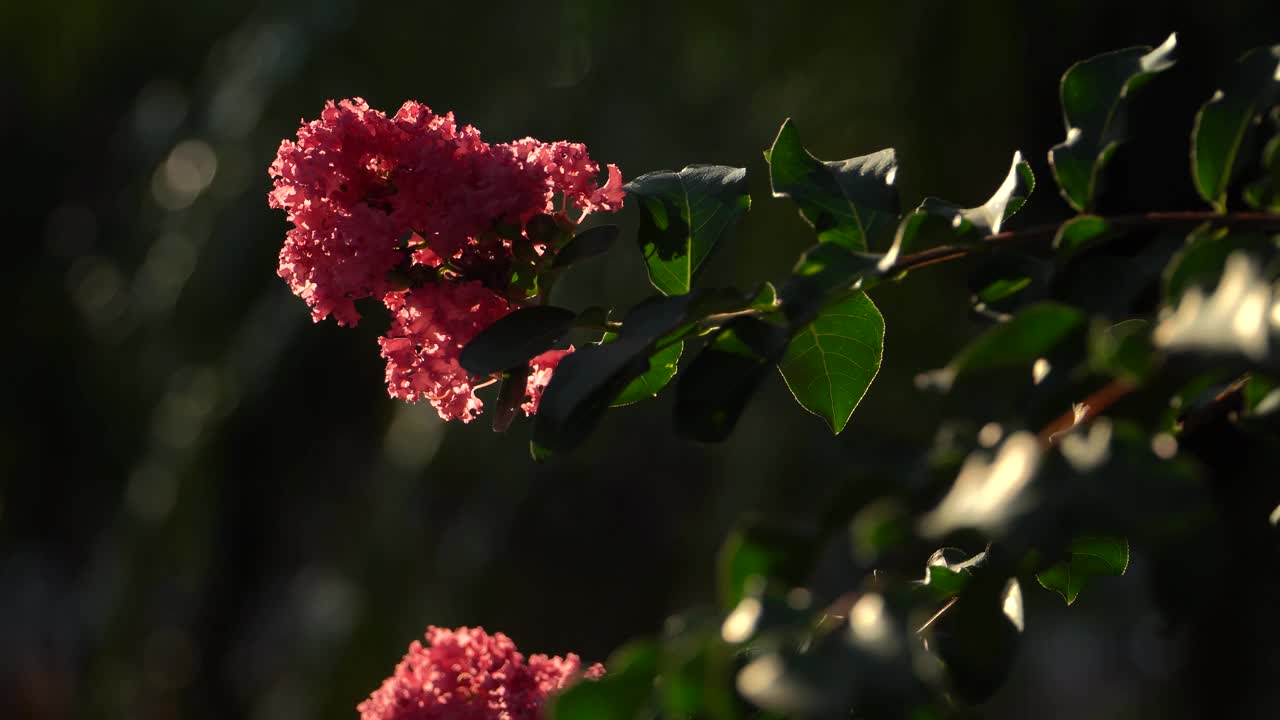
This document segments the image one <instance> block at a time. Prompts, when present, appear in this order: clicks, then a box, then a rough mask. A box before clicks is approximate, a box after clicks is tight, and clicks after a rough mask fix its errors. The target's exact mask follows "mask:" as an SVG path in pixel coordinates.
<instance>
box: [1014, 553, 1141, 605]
mask: <svg viewBox="0 0 1280 720" xmlns="http://www.w3.org/2000/svg"><path fill="white" fill-rule="evenodd" d="M1128 567H1129V541H1128V540H1126V539H1125V538H1122V537H1108V536H1086V537H1081V538H1078V539H1076V540H1074V541H1073V542H1072V543H1071V549H1070V551H1069V552H1068V557H1067V559H1066V560H1065V561H1064V562H1060V563H1058V564H1057V565H1054V566H1053V567H1051V568H1049V569H1047V570H1043V571H1041V572H1038V573H1036V580H1038V581H1040V585H1041V586H1043V587H1044V588H1045V589H1046V590H1053V591H1055V592H1057V593H1058V594H1059V595H1061V596H1062V599H1063V600H1066V601H1067V604H1068V605H1070V604H1072V603H1074V602H1075V601H1076V597H1078V596H1079V595H1080V590H1082V589H1083V588H1084V586H1085V585H1086V584H1087V583H1088V582H1089V579H1090V578H1094V577H1099V576H1104V575H1113V576H1117V577H1118V576H1120V575H1124V571H1125V570H1127V569H1128Z"/></svg>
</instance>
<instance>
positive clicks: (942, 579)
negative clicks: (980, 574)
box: [918, 548, 987, 600]
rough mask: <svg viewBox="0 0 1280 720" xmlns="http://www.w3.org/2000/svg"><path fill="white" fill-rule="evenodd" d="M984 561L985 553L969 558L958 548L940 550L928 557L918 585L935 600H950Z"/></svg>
mask: <svg viewBox="0 0 1280 720" xmlns="http://www.w3.org/2000/svg"><path fill="white" fill-rule="evenodd" d="M986 559H987V553H986V552H980V553H978V554H977V555H974V556H973V557H969V555H968V553H966V552H965V551H963V550H961V549H959V548H940V549H938V550H935V551H934V553H933V554H932V555H930V556H929V561H928V562H927V563H926V564H925V567H924V579H923V580H920V581H919V582H918V584H919V585H920V586H921V587H922V588H924V589H925V590H927V591H928V592H929V594H930V595H932V596H933V597H934V598H935V599H937V600H947V599H950V598H952V597H955V596H956V595H958V594H959V593H960V591H961V590H963V589H964V586H965V584H966V583H968V582H969V577H970V576H971V575H972V573H973V572H974V570H975V569H976V568H978V567H979V566H981V565H982V564H983V563H984V562H986Z"/></svg>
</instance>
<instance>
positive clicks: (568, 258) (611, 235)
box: [551, 225, 619, 269]
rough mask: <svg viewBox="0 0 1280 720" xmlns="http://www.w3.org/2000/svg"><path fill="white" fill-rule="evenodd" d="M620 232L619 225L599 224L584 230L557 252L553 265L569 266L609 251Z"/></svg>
mask: <svg viewBox="0 0 1280 720" xmlns="http://www.w3.org/2000/svg"><path fill="white" fill-rule="evenodd" d="M618 232H619V230H618V226H617V225H598V226H596V227H593V228H590V229H588V230H583V231H582V232H580V233H578V234H577V235H574V236H573V239H572V240H570V241H569V242H568V244H566V245H565V246H564V247H563V248H561V249H560V251H559V252H557V253H556V257H555V260H552V261H551V267H552V268H554V269H559V268H565V267H569V266H570V265H572V264H574V263H577V262H581V261H583V260H586V259H588V258H593V257H595V256H597V255H602V254H604V253H606V252H608V251H609V248H611V247H613V243H614V242H615V241H616V240H617V239H618Z"/></svg>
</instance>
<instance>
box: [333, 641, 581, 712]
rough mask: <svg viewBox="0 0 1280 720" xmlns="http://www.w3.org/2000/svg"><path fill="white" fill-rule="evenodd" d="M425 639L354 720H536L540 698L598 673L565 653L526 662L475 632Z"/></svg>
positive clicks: (508, 646) (506, 644)
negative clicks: (583, 667)
mask: <svg viewBox="0 0 1280 720" xmlns="http://www.w3.org/2000/svg"><path fill="white" fill-rule="evenodd" d="M426 639H427V644H426V645H425V646H424V645H423V644H422V643H421V642H419V641H417V640H415V641H414V642H413V643H412V644H411V645H410V646H409V652H407V653H406V654H405V656H404V659H403V660H401V661H400V664H399V665H397V666H396V670H395V674H393V675H392V676H391V677H389V678H387V679H386V680H385V681H384V682H383V683H382V686H381V687H380V688H378V689H377V690H375V691H374V692H373V694H371V695H370V696H369V699H368V700H365V701H364V702H362V703H360V705H359V706H358V707H357V708H356V710H357V711H358V712H359V713H360V717H361V720H541V718H542V705H543V703H544V702H545V701H546V699H547V696H548V695H550V694H551V693H553V692H555V691H557V690H560V689H562V688H564V687H567V686H569V685H571V684H573V683H574V682H576V681H578V680H579V679H581V678H588V679H592V680H594V679H597V678H599V677H600V676H601V675H603V674H604V667H603V666H601V665H599V664H596V665H592V666H591V667H589V668H587V669H586V670H585V671H584V670H582V665H581V662H580V661H579V659H578V656H577V655H574V654H573V653H570V654H568V655H566V656H565V657H563V658H561V657H548V656H546V655H531V656H529V659H528V661H526V660H525V657H524V656H523V655H521V654H520V652H518V651H517V650H516V646H515V643H514V642H512V641H511V639H510V638H508V637H507V636H506V635H503V634H502V633H494V634H493V635H489V634H488V633H486V632H485V631H484V629H483V628H465V627H462V628H458V629H457V630H448V629H446V628H438V627H430V628H428V629H427V634H426Z"/></svg>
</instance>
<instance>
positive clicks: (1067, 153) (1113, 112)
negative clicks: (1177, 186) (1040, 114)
mask: <svg viewBox="0 0 1280 720" xmlns="http://www.w3.org/2000/svg"><path fill="white" fill-rule="evenodd" d="M1176 45H1177V37H1176V36H1175V35H1170V36H1169V37H1168V39H1166V40H1165V41H1164V43H1163V44H1162V45H1160V47H1158V48H1155V49H1154V50H1153V49H1151V48H1150V47H1134V48H1127V49H1125V50H1116V51H1114V52H1109V53H1103V54H1102V55H1098V56H1095V57H1092V58H1090V59H1088V60H1084V61H1082V62H1078V63H1076V64H1075V65H1072V66H1071V67H1070V68H1069V69H1068V70H1067V72H1066V73H1065V74H1064V75H1063V76H1062V85H1061V88H1060V90H1061V99H1062V114H1063V118H1064V120H1065V121H1066V126H1067V139H1066V140H1064V141H1063V142H1061V143H1059V144H1058V145H1055V146H1054V147H1053V149H1052V150H1050V151H1049V164H1050V165H1051V166H1052V167H1053V175H1054V178H1055V179H1056V180H1057V181H1058V188H1059V189H1060V190H1061V192H1062V197H1063V198H1065V199H1066V201H1067V202H1068V203H1070V204H1071V206H1072V207H1074V208H1075V209H1076V210H1080V211H1087V210H1091V209H1092V208H1093V205H1094V201H1095V200H1096V198H1097V194H1098V191H1099V184H1100V176H1101V173H1102V170H1103V168H1104V167H1106V165H1107V162H1108V161H1109V160H1110V159H1111V156H1112V155H1113V154H1114V153H1115V150H1116V148H1117V147H1118V146H1119V145H1120V143H1121V142H1123V141H1124V139H1125V137H1126V136H1127V134H1128V132H1127V128H1126V127H1125V125H1126V115H1127V111H1126V107H1125V105H1126V103H1127V101H1128V99H1129V98H1130V96H1131V95H1132V93H1133V92H1134V91H1136V90H1137V89H1138V88H1140V87H1141V86H1142V85H1144V84H1145V83H1146V82H1147V81H1148V80H1149V79H1150V78H1151V77H1152V76H1153V75H1155V74H1156V73H1159V72H1162V71H1164V70H1167V69H1169V68H1170V67H1172V66H1173V64H1174V57H1173V56H1174V49H1175V47H1176Z"/></svg>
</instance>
